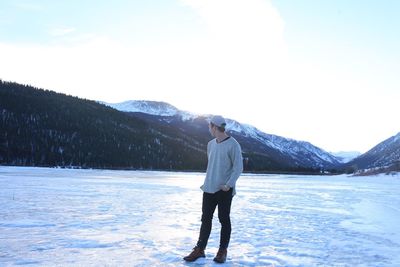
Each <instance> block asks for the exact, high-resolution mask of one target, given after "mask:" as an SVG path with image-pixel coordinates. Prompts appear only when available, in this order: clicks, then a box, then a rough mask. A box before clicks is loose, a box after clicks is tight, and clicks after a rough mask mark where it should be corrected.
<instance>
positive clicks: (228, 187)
mask: <svg viewBox="0 0 400 267" xmlns="http://www.w3.org/2000/svg"><path fill="white" fill-rule="evenodd" d="M219 188H220V189H221V190H222V191H224V192H227V191H229V189H231V188H230V186H229V185H226V184H224V185H220V186H219Z"/></svg>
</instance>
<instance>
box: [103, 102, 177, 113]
mask: <svg viewBox="0 0 400 267" xmlns="http://www.w3.org/2000/svg"><path fill="white" fill-rule="evenodd" d="M102 103H103V104H105V105H107V106H110V107H112V108H115V109H117V110H119V111H124V112H143V113H147V114H151V115H159V116H174V115H176V114H177V113H178V112H179V110H178V109H177V108H176V107H174V106H172V105H170V104H168V103H165V102H157V101H145V100H128V101H124V102H120V103H105V102H102Z"/></svg>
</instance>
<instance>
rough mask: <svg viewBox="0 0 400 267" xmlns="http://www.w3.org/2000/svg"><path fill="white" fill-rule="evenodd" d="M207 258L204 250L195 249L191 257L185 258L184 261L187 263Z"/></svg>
mask: <svg viewBox="0 0 400 267" xmlns="http://www.w3.org/2000/svg"><path fill="white" fill-rule="evenodd" d="M205 257H206V255H205V254H204V249H203V248H199V247H194V248H193V251H192V252H191V253H190V254H189V255H187V256H186V257H184V258H183V259H184V260H185V261H195V260H197V259H198V258H205Z"/></svg>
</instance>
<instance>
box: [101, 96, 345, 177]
mask: <svg viewBox="0 0 400 267" xmlns="http://www.w3.org/2000/svg"><path fill="white" fill-rule="evenodd" d="M108 105H110V106H112V107H114V108H116V109H118V110H120V111H124V112H135V113H142V114H146V115H138V114H137V115H136V116H139V117H140V118H141V119H146V120H153V121H156V122H157V123H164V124H166V123H167V124H168V125H170V126H172V127H176V128H177V129H181V130H183V131H185V132H187V133H189V132H191V133H193V135H195V136H196V135H198V132H199V131H202V130H204V132H203V133H202V134H203V136H204V137H203V140H204V142H206V140H207V138H208V139H209V134H208V128H207V123H208V121H209V119H210V118H211V116H212V115H194V114H191V113H188V112H184V111H180V110H179V109H177V108H176V107H174V106H172V105H170V104H168V103H163V102H155V101H126V102H123V103H120V104H108ZM132 107H133V108H132ZM149 115H152V116H153V117H152V116H149ZM182 121H190V123H189V122H186V123H182ZM199 125H203V126H201V127H200V126H199ZM227 130H228V132H229V133H230V134H232V135H233V136H234V137H235V138H237V139H238V141H240V143H241V144H242V149H243V151H244V152H247V154H249V155H253V154H255V155H256V156H257V157H262V158H264V160H265V158H268V160H269V161H270V164H272V165H282V168H288V167H290V168H317V169H320V168H322V169H324V168H334V167H336V166H338V165H339V164H340V161H339V159H337V158H336V157H335V156H333V155H331V154H330V153H328V152H326V151H324V150H322V149H320V148H318V147H316V146H314V145H312V144H310V143H309V142H304V141H297V140H293V139H290V138H284V137H281V136H277V135H272V134H267V133H264V132H262V131H260V130H258V129H257V128H256V127H254V126H251V125H248V124H242V123H239V122H237V121H235V120H232V119H227ZM196 131H197V133H196Z"/></svg>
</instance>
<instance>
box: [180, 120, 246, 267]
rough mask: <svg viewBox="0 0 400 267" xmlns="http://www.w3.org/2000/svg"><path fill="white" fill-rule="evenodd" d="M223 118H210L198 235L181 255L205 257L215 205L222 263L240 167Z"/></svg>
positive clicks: (238, 151)
mask: <svg viewBox="0 0 400 267" xmlns="http://www.w3.org/2000/svg"><path fill="white" fill-rule="evenodd" d="M225 126H226V122H225V119H224V118H223V117H221V116H214V117H212V118H211V120H210V123H209V125H208V127H209V131H210V133H211V135H212V136H213V137H215V138H214V139H213V140H211V141H210V142H208V145H207V157H208V164H207V173H206V178H205V180H204V184H203V185H202V186H201V187H200V188H201V189H202V190H203V204H202V216H201V227H200V236H199V239H198V241H197V245H196V247H194V248H193V251H192V252H191V253H190V254H189V255H188V256H186V257H184V258H183V259H184V260H185V261H189V262H191V261H195V260H197V259H198V258H200V257H203V258H204V257H205V253H204V250H205V248H206V246H207V242H208V238H209V236H210V233H211V228H212V218H213V214H214V211H215V208H216V207H217V206H218V218H219V222H220V223H221V235H220V244H219V250H218V253H217V255H216V256H215V258H214V261H215V262H218V263H224V262H225V261H226V257H227V248H228V245H229V240H230V236H231V220H230V212H231V203H232V198H233V196H234V195H235V193H236V191H235V184H236V181H237V179H238V178H239V176H240V174H241V173H242V171H243V160H242V150H241V148H240V145H239V143H238V142H237V141H236V140H235V139H234V138H233V137H231V136H228V135H227V134H226V132H225Z"/></svg>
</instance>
